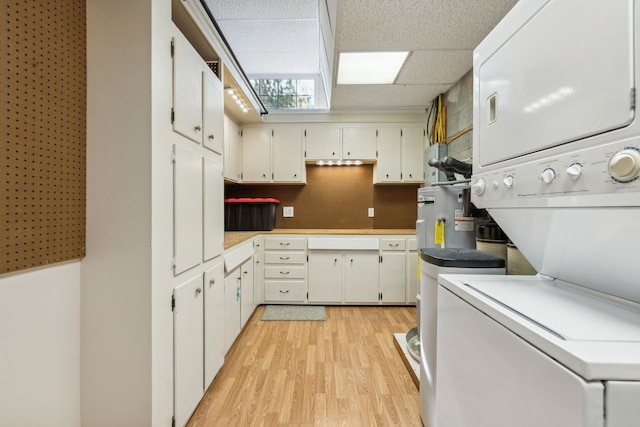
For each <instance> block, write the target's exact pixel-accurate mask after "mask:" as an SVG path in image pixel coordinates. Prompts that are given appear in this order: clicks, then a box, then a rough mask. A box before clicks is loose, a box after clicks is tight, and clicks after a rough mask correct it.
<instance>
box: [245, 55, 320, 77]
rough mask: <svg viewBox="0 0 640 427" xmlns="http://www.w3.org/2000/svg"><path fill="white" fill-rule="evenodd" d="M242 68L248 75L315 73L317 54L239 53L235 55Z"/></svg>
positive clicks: (317, 65)
mask: <svg viewBox="0 0 640 427" xmlns="http://www.w3.org/2000/svg"><path fill="white" fill-rule="evenodd" d="M236 56H237V58H238V61H240V63H241V64H242V68H243V69H244V71H245V73H247V75H248V76H249V77H253V76H256V75H259V76H264V77H269V75H270V74H271V75H283V74H284V75H286V76H291V77H294V76H295V75H296V74H317V73H318V69H319V67H320V65H319V59H318V55H317V54H316V53H313V52H311V53H309V52H293V53H289V52H287V53H272V54H270V55H264V54H262V53H239V54H237V55H236Z"/></svg>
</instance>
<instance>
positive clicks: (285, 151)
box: [273, 126, 304, 182]
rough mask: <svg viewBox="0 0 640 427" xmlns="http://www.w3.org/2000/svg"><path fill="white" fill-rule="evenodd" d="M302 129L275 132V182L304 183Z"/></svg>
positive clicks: (280, 128) (276, 130)
mask: <svg viewBox="0 0 640 427" xmlns="http://www.w3.org/2000/svg"><path fill="white" fill-rule="evenodd" d="M302 154H303V153H302V129H301V128H299V127H297V126H293V127H279V128H276V129H274V131H273V180H274V181H275V182H303V181H304V179H303V177H304V159H303V155H302Z"/></svg>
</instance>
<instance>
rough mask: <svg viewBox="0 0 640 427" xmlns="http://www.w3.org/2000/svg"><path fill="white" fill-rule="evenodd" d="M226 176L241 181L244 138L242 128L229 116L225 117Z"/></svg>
mask: <svg viewBox="0 0 640 427" xmlns="http://www.w3.org/2000/svg"><path fill="white" fill-rule="evenodd" d="M223 151H224V177H225V179H228V180H230V181H234V182H239V181H240V169H241V167H242V166H241V165H242V139H241V138H240V129H238V125H236V124H235V122H234V121H233V120H231V119H230V118H229V117H227V116H225V117H224V150H223Z"/></svg>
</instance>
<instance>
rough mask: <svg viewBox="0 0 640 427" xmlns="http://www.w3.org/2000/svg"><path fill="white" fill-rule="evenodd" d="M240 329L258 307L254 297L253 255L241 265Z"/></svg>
mask: <svg viewBox="0 0 640 427" xmlns="http://www.w3.org/2000/svg"><path fill="white" fill-rule="evenodd" d="M240 272H241V277H240V329H242V328H243V327H244V325H246V323H247V320H249V317H251V314H252V313H253V310H254V309H255V308H256V306H255V303H254V297H253V257H251V258H249V259H248V260H247V261H245V262H244V263H243V264H242V265H241V266H240Z"/></svg>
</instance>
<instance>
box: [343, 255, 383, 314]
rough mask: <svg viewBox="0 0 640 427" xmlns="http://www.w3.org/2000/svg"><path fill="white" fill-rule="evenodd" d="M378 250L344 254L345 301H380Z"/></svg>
mask: <svg viewBox="0 0 640 427" xmlns="http://www.w3.org/2000/svg"><path fill="white" fill-rule="evenodd" d="M378 264H379V256H378V252H377V251H376V252H374V253H371V252H348V253H345V254H344V288H345V290H344V301H345V302H346V303H377V302H378Z"/></svg>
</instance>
